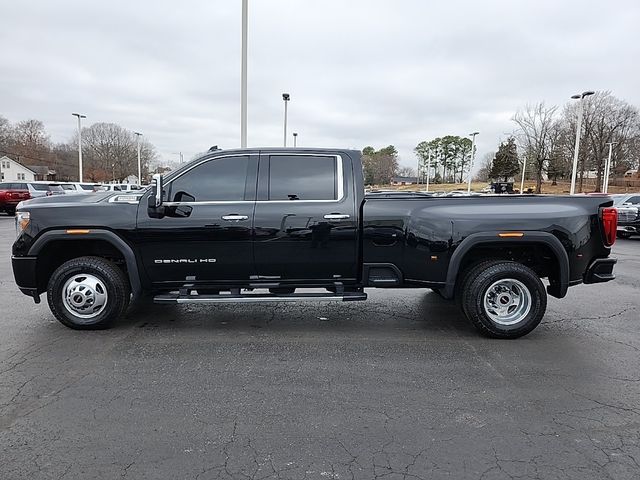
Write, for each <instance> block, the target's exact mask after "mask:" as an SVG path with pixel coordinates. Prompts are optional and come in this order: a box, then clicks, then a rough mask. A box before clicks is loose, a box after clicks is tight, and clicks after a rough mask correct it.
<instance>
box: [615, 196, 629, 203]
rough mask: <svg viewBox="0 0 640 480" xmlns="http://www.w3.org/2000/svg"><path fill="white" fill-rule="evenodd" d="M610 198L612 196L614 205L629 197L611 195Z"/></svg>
mask: <svg viewBox="0 0 640 480" xmlns="http://www.w3.org/2000/svg"><path fill="white" fill-rule="evenodd" d="M611 198H613V204H614V205H622V204H623V203H624V201H625V200H626V199H627V198H629V195H611Z"/></svg>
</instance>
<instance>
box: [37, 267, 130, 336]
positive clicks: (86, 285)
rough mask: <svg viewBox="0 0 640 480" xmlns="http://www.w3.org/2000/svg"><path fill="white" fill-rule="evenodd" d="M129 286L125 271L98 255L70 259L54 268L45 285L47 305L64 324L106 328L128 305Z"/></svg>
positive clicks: (77, 327)
mask: <svg viewBox="0 0 640 480" xmlns="http://www.w3.org/2000/svg"><path fill="white" fill-rule="evenodd" d="M130 296H131V288H130V286H129V279H128V278H127V276H126V275H125V273H124V272H123V271H122V270H121V269H120V268H118V266H117V265H115V264H114V263H113V262H110V261H108V260H105V259H104V258H101V257H79V258H74V259H72V260H69V261H67V262H65V263H63V264H62V265H60V267H58V268H57V269H56V271H55V272H53V275H51V278H50V279H49V285H48V287H47V300H48V302H49V308H50V309H51V312H52V313H53V314H54V315H55V317H56V318H57V319H58V320H59V321H60V323H62V324H63V325H65V326H67V327H69V328H73V329H75V330H101V329H105V328H109V327H110V326H111V325H112V324H113V322H115V321H116V320H117V319H118V318H120V317H121V316H122V315H123V314H124V312H125V311H126V309H127V307H128V305H129V299H130Z"/></svg>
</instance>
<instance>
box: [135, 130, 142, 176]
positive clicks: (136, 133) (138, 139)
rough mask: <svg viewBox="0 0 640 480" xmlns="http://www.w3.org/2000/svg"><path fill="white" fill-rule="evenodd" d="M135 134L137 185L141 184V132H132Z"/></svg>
mask: <svg viewBox="0 0 640 480" xmlns="http://www.w3.org/2000/svg"><path fill="white" fill-rule="evenodd" d="M133 133H135V135H136V137H137V138H136V140H137V141H138V185H142V163H141V162H140V137H141V136H142V134H141V133H140V132H133Z"/></svg>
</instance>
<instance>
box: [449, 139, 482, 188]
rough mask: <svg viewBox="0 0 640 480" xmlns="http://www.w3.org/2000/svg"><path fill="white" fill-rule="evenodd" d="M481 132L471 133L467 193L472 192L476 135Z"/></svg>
mask: <svg viewBox="0 0 640 480" xmlns="http://www.w3.org/2000/svg"><path fill="white" fill-rule="evenodd" d="M479 134H480V132H473V133H470V134H469V136H470V137H471V159H470V161H469V178H468V179H467V193H471V173H472V170H473V159H474V157H475V156H476V151H475V146H476V135H479ZM454 182H455V179H454Z"/></svg>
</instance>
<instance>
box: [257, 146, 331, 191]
mask: <svg viewBox="0 0 640 480" xmlns="http://www.w3.org/2000/svg"><path fill="white" fill-rule="evenodd" d="M336 198H337V181H336V159H335V157H320V156H312V155H273V156H271V158H270V162H269V199H270V200H335V199H336Z"/></svg>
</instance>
